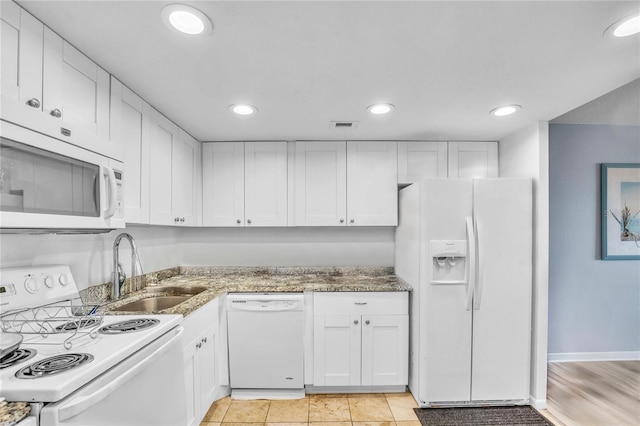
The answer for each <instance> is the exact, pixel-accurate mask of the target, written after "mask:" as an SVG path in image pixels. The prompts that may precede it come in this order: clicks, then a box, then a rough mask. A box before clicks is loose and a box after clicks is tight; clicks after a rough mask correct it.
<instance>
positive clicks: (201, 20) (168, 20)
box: [161, 4, 213, 35]
mask: <svg viewBox="0 0 640 426" xmlns="http://www.w3.org/2000/svg"><path fill="white" fill-rule="evenodd" d="M161 16H162V21H163V22H164V23H165V25H166V26H168V27H169V28H171V29H173V30H177V31H179V32H181V33H183V34H188V35H207V34H209V33H211V32H212V31H213V24H212V23H211V20H210V19H209V18H208V17H207V15H205V14H204V13H202V12H200V11H199V10H198V9H194V8H193V7H191V6H187V5H184V4H170V5H168V6H165V7H163V8H162V12H161Z"/></svg>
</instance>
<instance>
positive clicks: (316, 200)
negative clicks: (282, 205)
mask: <svg viewBox="0 0 640 426" xmlns="http://www.w3.org/2000/svg"><path fill="white" fill-rule="evenodd" d="M295 176H296V179H295V188H296V189H295V195H296V196H295V212H296V222H295V224H296V225H297V226H395V225H397V223H398V217H397V206H398V188H397V149H396V143H395V142H352V141H349V142H333V141H314V142H296V154H295Z"/></svg>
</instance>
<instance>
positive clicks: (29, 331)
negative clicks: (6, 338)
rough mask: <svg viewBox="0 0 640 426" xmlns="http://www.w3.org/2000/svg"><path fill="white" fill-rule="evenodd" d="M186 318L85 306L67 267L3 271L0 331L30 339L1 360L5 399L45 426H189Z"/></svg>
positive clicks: (0, 393) (0, 377)
mask: <svg viewBox="0 0 640 426" xmlns="http://www.w3.org/2000/svg"><path fill="white" fill-rule="evenodd" d="M181 322H182V316H181V315H108V314H105V312H104V310H103V309H102V308H100V307H99V306H91V305H89V306H87V305H83V304H82V301H81V300H80V298H79V293H78V288H77V286H76V283H75V280H74V279H73V276H72V274H71V271H70V269H69V267H68V266H65V265H48V266H37V267H25V268H5V269H0V329H1V330H2V332H3V333H7V332H10V333H20V334H22V336H23V338H24V340H23V341H22V344H21V345H20V347H19V348H18V349H17V350H15V351H14V352H12V353H10V354H8V355H6V356H4V357H3V358H2V359H1V360H0V383H1V386H0V397H4V398H5V399H6V400H7V401H27V402H30V403H31V408H32V410H31V411H32V413H31V417H35V419H36V424H37V425H39V426H57V425H83V426H93V425H111V426H113V425H120V426H127V425H130V426H134V425H135V426H143V425H149V426H151V425H167V426H178V425H184V424H186V400H185V397H184V389H185V387H184V375H183V367H182V366H183V359H182V350H181V345H180V339H181V334H182V330H183V329H182V327H181V326H180V323H181ZM31 421H33V419H31Z"/></svg>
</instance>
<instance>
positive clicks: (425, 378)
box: [419, 179, 473, 403]
mask: <svg viewBox="0 0 640 426" xmlns="http://www.w3.org/2000/svg"><path fill="white" fill-rule="evenodd" d="M420 185H421V194H420V245H421V247H420V253H421V255H420V367H421V368H420V392H419V393H420V400H421V401H423V402H427V403H438V402H450V401H468V400H469V398H470V395H471V330H472V326H471V325H472V324H471V321H472V309H469V310H467V296H468V290H469V288H468V286H467V285H466V284H465V283H457V284H433V283H432V278H433V272H434V268H435V265H434V263H436V262H434V259H433V255H434V253H430V246H431V244H430V242H431V241H432V240H467V226H466V223H467V222H466V218H467V217H470V216H471V215H472V204H471V203H472V200H473V196H472V189H473V182H472V180H471V179H433V180H431V179H430V180H424V181H422V182H420ZM467 253H469V250H468V251H467ZM467 260H468V259H467ZM467 264H468V263H467Z"/></svg>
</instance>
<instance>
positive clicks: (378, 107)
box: [367, 104, 395, 115]
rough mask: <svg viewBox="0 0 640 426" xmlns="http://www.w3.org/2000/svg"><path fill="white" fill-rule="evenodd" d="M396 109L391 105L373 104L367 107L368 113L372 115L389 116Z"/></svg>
mask: <svg viewBox="0 0 640 426" xmlns="http://www.w3.org/2000/svg"><path fill="white" fill-rule="evenodd" d="M394 108H395V107H394V106H393V105H391V104H373V105H369V106H368V107H367V111H369V112H370V113H371V114H376V115H380V114H387V113H389V112H391V111H392V110H393V109H394Z"/></svg>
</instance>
